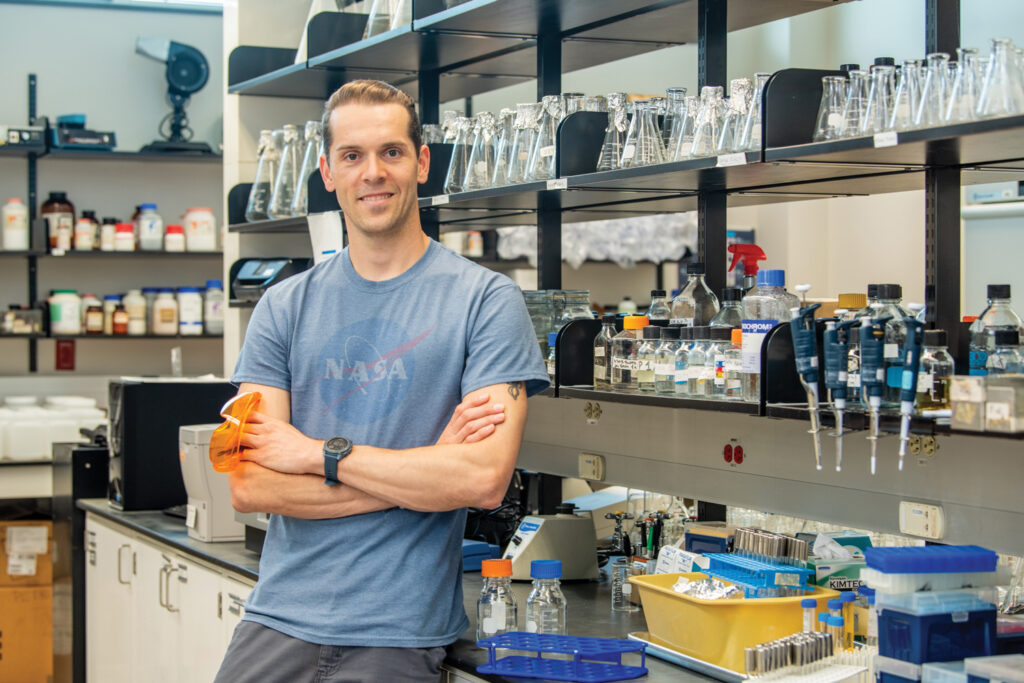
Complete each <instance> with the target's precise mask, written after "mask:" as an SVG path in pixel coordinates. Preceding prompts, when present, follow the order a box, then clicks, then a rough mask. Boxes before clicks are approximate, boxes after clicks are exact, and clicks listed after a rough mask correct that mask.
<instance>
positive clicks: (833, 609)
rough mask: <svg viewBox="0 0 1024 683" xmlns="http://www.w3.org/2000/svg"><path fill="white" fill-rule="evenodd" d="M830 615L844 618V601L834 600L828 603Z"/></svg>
mask: <svg viewBox="0 0 1024 683" xmlns="http://www.w3.org/2000/svg"><path fill="white" fill-rule="evenodd" d="M827 604H828V614H829V616H830V617H841V616H843V601H842V600H840V599H839V598H833V599H832V600H829V601H828V603H827Z"/></svg>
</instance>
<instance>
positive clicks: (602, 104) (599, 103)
mask: <svg viewBox="0 0 1024 683" xmlns="http://www.w3.org/2000/svg"><path fill="white" fill-rule="evenodd" d="M582 106H583V111H596V112H599V113H603V112H606V111H608V100H606V99H605V97H604V95H590V96H588V97H584V98H583V105H582Z"/></svg>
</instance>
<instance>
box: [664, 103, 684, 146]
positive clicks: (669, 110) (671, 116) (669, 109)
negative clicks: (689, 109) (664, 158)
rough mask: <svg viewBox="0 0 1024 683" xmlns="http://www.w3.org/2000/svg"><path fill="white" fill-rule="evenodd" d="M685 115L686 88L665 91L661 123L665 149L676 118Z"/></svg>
mask: <svg viewBox="0 0 1024 683" xmlns="http://www.w3.org/2000/svg"><path fill="white" fill-rule="evenodd" d="M685 115H686V88H667V89H666V90H665V118H664V119H663V120H662V122H661V139H662V142H663V143H664V144H665V148H666V149H671V147H669V142H670V140H671V137H672V126H673V125H674V122H675V120H676V119H677V118H679V117H680V116H685Z"/></svg>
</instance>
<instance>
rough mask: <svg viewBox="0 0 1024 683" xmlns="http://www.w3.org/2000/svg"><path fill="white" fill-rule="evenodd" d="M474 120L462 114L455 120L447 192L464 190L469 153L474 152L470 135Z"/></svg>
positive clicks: (452, 192) (445, 181)
mask: <svg viewBox="0 0 1024 683" xmlns="http://www.w3.org/2000/svg"><path fill="white" fill-rule="evenodd" d="M472 126H473V120H472V119H469V118H466V117H465V116H460V117H459V118H458V120H456V122H455V127H456V134H455V142H454V143H453V144H454V146H453V147H452V160H451V162H450V163H449V164H448V175H447V176H445V179H444V191H445V193H446V194H454V193H455V192H462V190H463V186H462V184H463V182H464V181H465V179H466V168H467V167H468V166H469V155H470V152H472V151H473V150H472V144H473V141H472V140H471V139H470V135H471V134H472V132H473V128H472Z"/></svg>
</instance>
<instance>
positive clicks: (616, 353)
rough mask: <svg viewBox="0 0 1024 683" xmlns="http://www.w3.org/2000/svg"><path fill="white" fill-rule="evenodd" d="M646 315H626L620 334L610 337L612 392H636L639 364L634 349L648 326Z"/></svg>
mask: <svg viewBox="0 0 1024 683" xmlns="http://www.w3.org/2000/svg"><path fill="white" fill-rule="evenodd" d="M648 322H649V321H648V319H647V316H646V315H627V316H626V317H625V318H624V319H623V321H622V328H623V329H622V332H619V333H618V334H617V335H615V336H614V337H612V390H613V391H636V390H637V374H638V370H639V368H640V362H639V361H638V360H637V358H636V347H637V346H638V341H639V340H640V338H641V336H642V334H643V332H642V330H643V329H644V327H646V326H647V324H648Z"/></svg>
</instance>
